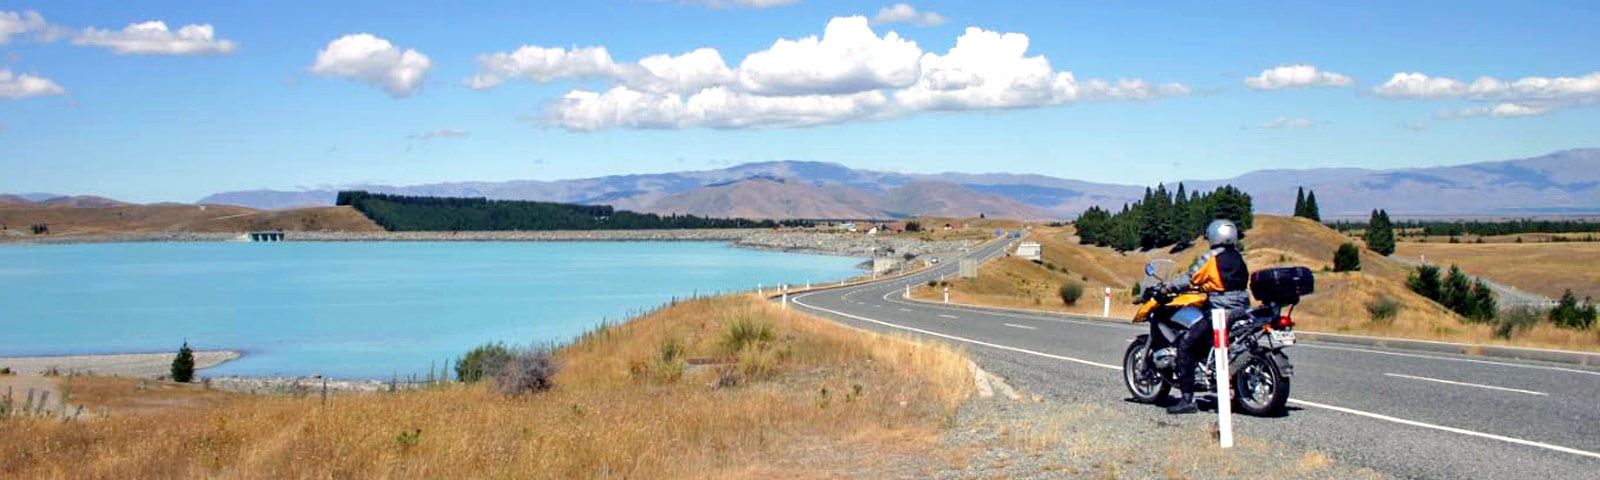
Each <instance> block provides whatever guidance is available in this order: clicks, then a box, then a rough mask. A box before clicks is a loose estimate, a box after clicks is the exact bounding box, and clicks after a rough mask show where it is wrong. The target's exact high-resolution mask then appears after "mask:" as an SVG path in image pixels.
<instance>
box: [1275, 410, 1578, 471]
mask: <svg viewBox="0 0 1600 480" xmlns="http://www.w3.org/2000/svg"><path fill="white" fill-rule="evenodd" d="M1289 403H1293V404H1296V405H1303V406H1307V407H1313V408H1321V409H1326V410H1333V411H1335V412H1342V413H1348V414H1351V415H1358V416H1362V417H1367V418H1374V419H1378V420H1383V421H1386V422H1394V423H1398V424H1401V425H1410V426H1413V427H1422V428H1428V429H1433V430H1439V431H1444V432H1450V433H1456V434H1461V435H1466V436H1469V437H1478V438H1487V439H1489V440H1499V441H1502V442H1506V443H1515V444H1517V445H1526V446H1530V447H1538V448H1543V449H1546V450H1555V451H1557V452H1561V453H1570V454H1573V455H1580V456H1585V457H1590V458H1600V453H1594V452H1588V451H1583V450H1578V449H1576V448H1569V447H1563V446H1560V445H1551V444H1548V443H1539V442H1535V441H1531V440H1523V439H1520V438H1512V437H1507V436H1503V435H1495V434H1492V433H1483V432H1474V431H1472V430H1464V429H1460V428H1455V427H1446V426H1443V425H1434V424H1431V423H1422V422H1418V421H1414V420H1406V419H1404V418H1395V417H1391V416H1388V415H1381V414H1377V413H1371V412H1363V411H1360V410H1355V409H1349V408H1344V407H1335V406H1333V405H1323V404H1320V403H1316V402H1307V401H1305V400H1297V399H1293V398H1291V399H1289Z"/></svg>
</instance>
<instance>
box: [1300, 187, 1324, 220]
mask: <svg viewBox="0 0 1600 480" xmlns="http://www.w3.org/2000/svg"><path fill="white" fill-rule="evenodd" d="M1301 216H1302V217H1306V218H1309V219H1311V220H1312V221H1315V222H1321V221H1322V213H1321V212H1318V211H1317V191H1316V190H1312V191H1310V192H1307V193H1306V213H1305V215H1301Z"/></svg>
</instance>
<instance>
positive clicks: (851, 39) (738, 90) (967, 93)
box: [464, 17, 1191, 130]
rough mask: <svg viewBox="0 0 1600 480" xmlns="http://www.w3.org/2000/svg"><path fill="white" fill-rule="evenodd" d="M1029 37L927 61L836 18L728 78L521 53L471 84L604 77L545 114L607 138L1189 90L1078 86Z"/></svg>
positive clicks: (696, 56)
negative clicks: (615, 132) (619, 131)
mask: <svg viewBox="0 0 1600 480" xmlns="http://www.w3.org/2000/svg"><path fill="white" fill-rule="evenodd" d="M1028 47H1029V40H1028V37H1027V35H1024V34H1021V33H999V32H992V31H987V30H983V29H980V28H969V29H967V31H966V32H965V33H964V34H962V35H961V36H960V37H959V38H957V40H956V46H955V47H953V48H951V49H950V50H949V51H948V52H946V53H944V54H936V53H931V52H923V51H922V49H921V48H919V47H918V46H917V44H916V43H914V42H911V41H909V40H906V39H903V38H901V37H899V35H897V34H895V33H894V32H889V33H886V34H885V35H883V36H879V35H877V34H876V33H874V32H873V31H872V29H871V26H870V25H869V23H868V21H867V19H866V18H865V17H844V18H835V19H833V20H831V21H829V22H828V25H827V27H826V28H825V29H824V32H823V34H822V35H821V36H811V37H806V38H802V39H799V40H788V39H780V40H777V41H776V42H774V43H773V44H772V46H771V47H770V48H767V49H765V50H761V51H757V52H754V53H751V54H750V55H748V56H746V57H745V58H744V59H743V61H741V62H740V63H739V66H738V67H737V68H731V69H730V68H728V66H727V64H726V63H725V62H724V61H723V58H722V56H721V54H719V53H718V52H717V51H716V50H714V49H710V48H702V49H699V50H695V51H692V52H689V53H686V54H683V55H679V56H667V55H653V56H650V57H645V58H644V59H641V60H640V61H639V62H637V63H617V62H616V61H615V60H613V59H612V58H611V56H610V55H609V54H608V53H607V52H606V51H605V49H604V48H602V47H581V48H579V47H574V48H565V49H564V48H547V47H538V46H524V47H522V48H519V49H518V50H516V51H514V52H502V53H495V54H489V55H483V56H480V57H479V73H478V74H477V75H475V76H473V77H471V78H468V79H466V80H465V81H464V83H466V84H467V85H469V86H473V87H475V88H490V87H493V86H495V85H498V84H499V83H501V82H503V81H504V80H507V79H512V78H521V79H525V80H529V81H535V82H550V81H555V80H558V79H567V80H578V79H602V80H606V81H608V82H610V83H611V86H610V87H608V88H606V89H602V90H590V89H577V90H573V91H570V92H568V93H567V94H566V95H565V96H564V97H563V98H562V99H560V100H559V101H555V102H552V103H551V104H549V105H547V106H546V107H545V109H544V111H543V115H542V117H541V120H542V122H543V123H544V124H545V125H550V126H558V127H561V128H566V129H569V130H600V129H609V128H648V129H683V128H782V127H803V126H810V125H822V124H831V123H840V122H847V121H854V120H871V119H883V118H893V117H899V116H906V115H914V114H917V113H921V112H926V111H938V110H982V109H1012V108H1034V107H1043V106H1056V105H1068V104H1073V103H1080V102H1096V101H1130V100H1153V99H1158V98H1163V97H1170V96H1181V95H1188V94H1189V93H1191V92H1190V89H1189V87H1187V86H1184V85H1181V84H1175V83H1173V84H1159V85H1158V84H1152V83H1150V82H1147V81H1145V80H1140V79H1119V80H1115V81H1109V80H1101V79H1088V80H1079V79H1077V78H1076V77H1075V76H1074V75H1073V73H1072V72H1068V71H1058V70H1055V69H1054V68H1053V67H1052V66H1051V65H1050V62H1049V60H1047V59H1046V58H1045V57H1044V56H1042V55H1035V56H1028V55H1027V50H1028Z"/></svg>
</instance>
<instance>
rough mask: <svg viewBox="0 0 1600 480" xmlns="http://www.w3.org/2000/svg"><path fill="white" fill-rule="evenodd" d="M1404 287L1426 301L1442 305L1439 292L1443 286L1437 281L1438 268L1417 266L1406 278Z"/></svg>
mask: <svg viewBox="0 0 1600 480" xmlns="http://www.w3.org/2000/svg"><path fill="white" fill-rule="evenodd" d="M1406 286H1407V287H1410V288H1411V291H1413V292H1417V294H1418V295H1422V296H1423V297H1424V298H1427V299H1428V300H1433V301H1435V302H1440V303H1444V302H1443V301H1442V298H1441V297H1442V296H1443V295H1442V292H1441V291H1440V290H1441V289H1442V288H1443V285H1441V284H1440V281H1439V267H1435V266H1433V265H1418V266H1417V270H1416V271H1415V272H1412V273H1411V275H1409V276H1407V277H1406Z"/></svg>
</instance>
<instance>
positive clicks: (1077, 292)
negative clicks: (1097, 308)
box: [1057, 282, 1083, 305]
mask: <svg viewBox="0 0 1600 480" xmlns="http://www.w3.org/2000/svg"><path fill="white" fill-rule="evenodd" d="M1057 293H1059V294H1060V295H1061V301H1062V302H1064V303H1066V304H1067V305H1077V304H1078V299H1079V298H1083V284H1081V283H1076V282H1068V283H1063V284H1061V290H1060V291H1058V292H1057Z"/></svg>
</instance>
